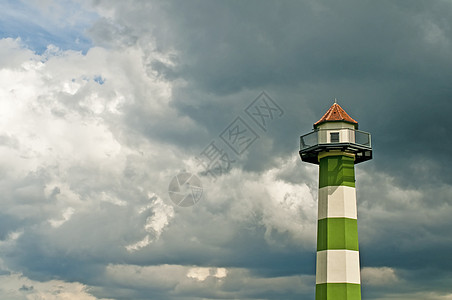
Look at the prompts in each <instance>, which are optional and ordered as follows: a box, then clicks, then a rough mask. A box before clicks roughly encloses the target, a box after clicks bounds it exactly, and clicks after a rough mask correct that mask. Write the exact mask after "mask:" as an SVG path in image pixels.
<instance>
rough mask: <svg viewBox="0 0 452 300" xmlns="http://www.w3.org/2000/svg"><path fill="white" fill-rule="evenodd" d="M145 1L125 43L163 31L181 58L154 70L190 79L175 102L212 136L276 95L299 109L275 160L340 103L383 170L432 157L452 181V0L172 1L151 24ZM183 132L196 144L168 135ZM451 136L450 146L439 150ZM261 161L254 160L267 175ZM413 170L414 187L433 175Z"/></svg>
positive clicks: (159, 38)
mask: <svg viewBox="0 0 452 300" xmlns="http://www.w3.org/2000/svg"><path fill="white" fill-rule="evenodd" d="M145 6H146V5H145V4H138V5H137V7H136V10H134V9H133V8H132V9H125V10H124V11H123V10H119V9H118V11H117V12H116V13H117V16H116V17H117V19H116V20H117V21H118V22H119V24H121V26H123V27H124V29H123V30H124V32H125V34H123V35H121V34H119V36H120V37H122V36H124V35H127V36H129V37H130V36H135V37H137V39H140V38H141V39H142V40H143V41H146V40H148V39H150V37H148V36H147V33H146V31H145V30H146V29H149V28H152V36H153V38H154V39H155V44H156V48H157V49H158V50H160V51H163V52H166V51H175V53H176V54H175V55H174V57H175V58H174V62H175V64H174V65H168V64H165V63H164V62H162V61H154V62H152V63H151V66H154V67H156V70H157V71H159V72H161V74H162V76H164V77H165V76H166V77H167V78H168V79H170V80H174V79H175V78H179V79H182V80H184V81H186V82H187V83H188V85H186V86H184V87H181V88H178V89H175V90H174V91H173V93H174V96H173V103H174V105H175V107H177V108H178V109H179V110H180V111H181V114H182V115H184V114H185V115H188V116H190V117H191V118H192V119H193V120H195V121H196V122H198V123H200V124H201V125H204V126H205V127H206V128H209V130H210V132H211V134H210V136H215V134H217V133H219V132H221V130H222V129H223V128H224V127H225V126H227V124H228V122H229V120H232V119H233V117H234V116H235V115H236V114H237V113H238V112H239V111H240V110H241V109H242V107H244V104H245V103H247V102H249V101H252V99H253V98H254V97H255V96H256V95H257V94H258V92H260V91H261V90H263V89H265V90H267V91H269V92H270V94H271V95H272V96H273V97H275V99H277V101H280V103H281V104H282V105H283V106H284V107H285V108H286V112H288V114H287V115H286V116H285V117H284V119H283V120H282V121H281V123H280V124H279V125H278V124H276V125H275V126H278V127H277V128H275V129H274V130H273V132H272V133H271V134H272V135H271V139H273V140H274V147H273V148H272V149H271V150H270V151H268V152H267V153H265V156H267V157H268V156H272V153H278V154H279V155H287V154H288V153H290V152H294V150H295V149H293V146H294V144H295V143H294V142H289V141H292V140H295V139H296V136H297V135H299V134H301V133H304V132H307V131H309V130H310V129H311V125H312V123H313V122H315V121H316V120H317V118H319V117H320V116H321V115H322V114H323V113H324V112H325V111H326V109H327V108H328V107H329V105H330V104H331V102H332V99H333V98H334V97H337V98H338V99H339V103H340V104H341V105H343V107H344V108H345V109H346V111H348V112H349V113H350V114H351V115H352V117H355V118H356V119H358V121H362V122H361V128H362V129H363V130H368V131H370V132H371V133H372V134H373V136H374V145H375V150H376V151H375V152H376V158H380V161H381V162H380V163H379V164H378V167H379V168H384V170H385V171H390V172H396V173H397V172H400V171H399V170H403V169H407V168H408V169H410V170H411V172H413V171H414V170H413V165H415V164H416V161H417V160H418V159H419V157H423V158H424V159H426V160H427V161H426V163H429V164H431V165H432V168H433V169H434V170H435V174H428V176H425V178H429V177H430V175H433V176H435V179H436V180H439V181H446V182H450V181H451V178H450V173H449V172H447V170H444V168H443V167H442V166H441V163H439V161H442V162H444V161H446V162H450V156H449V155H448V151H447V149H448V147H450V146H452V145H451V144H450V142H449V141H448V140H447V139H444V138H443V137H444V134H445V132H447V129H448V128H450V127H451V126H452V124H451V122H452V121H450V120H451V119H450V118H448V115H447V114H448V113H447V111H448V107H450V104H449V102H450V98H451V94H452V90H451V88H450V87H449V86H450V84H449V81H450V80H449V79H450V78H451V76H452V59H451V54H450V53H451V51H450V50H451V26H450V22H449V21H448V20H450V19H451V17H452V16H450V14H451V9H450V6H451V4H450V3H449V2H447V1H435V2H429V3H428V5H427V4H426V2H425V1H402V2H397V3H394V2H390V1H378V2H371V1H364V2H363V1H346V2H341V3H335V2H333V1H317V2H307V1H303V2H293V1H278V2H269V1H247V2H239V1H233V2H208V1H194V2H193V1H191V2H186V1H166V2H165V3H153V4H152V5H151V7H152V9H151V10H147V12H148V14H149V15H148V17H147V18H144V17H143V18H140V17H139V16H141V15H143V12H138V11H141V10H144V9H145ZM137 14H138V17H137ZM143 21H144V22H145V23H142V22H143ZM138 23H140V24H138ZM147 26H148V27H147ZM93 35H94V38H95V39H96V37H97V38H101V37H100V36H99V35H96V34H95V32H94V33H93ZM140 35H141V36H140ZM102 38H104V36H102ZM115 39H116V38H115ZM244 90H248V92H247V93H243V92H241V91H244ZM251 91H252V92H251ZM227 95H230V96H229V97H227ZM312 112H314V113H312ZM163 132H165V131H163ZM171 136H173V139H174V142H176V143H178V142H180V143H183V144H188V145H189V144H190V143H193V140H187V139H186V138H185V139H184V138H180V137H178V136H177V135H174V134H170V135H167V134H165V138H170V137H171ZM207 139H208V137H207ZM439 139H442V140H444V141H443V143H435V141H438V140H439ZM196 142H197V143H199V140H197V141H196ZM206 142H207V141H206ZM250 159H252V158H250ZM257 161H258V160H256V163H251V162H249V163H247V165H248V166H249V168H251V169H256V168H262V167H263V166H262V163H257ZM259 161H261V162H262V159H260V158H259ZM267 161H269V162H271V159H270V160H267ZM389 161H390V163H389ZM263 168H265V165H264V167H263ZM402 175H403V174H402V173H398V177H399V178H400V182H401V183H403V184H410V183H417V182H418V181H419V180H425V178H424V177H422V174H421V178H412V177H410V178H406V176H402ZM422 178H424V179H422Z"/></svg>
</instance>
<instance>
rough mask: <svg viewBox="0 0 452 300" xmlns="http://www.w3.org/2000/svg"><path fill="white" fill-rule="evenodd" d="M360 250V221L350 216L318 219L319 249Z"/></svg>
mask: <svg viewBox="0 0 452 300" xmlns="http://www.w3.org/2000/svg"><path fill="white" fill-rule="evenodd" d="M339 249H344V250H355V251H358V221H357V220H356V219H349V218H326V219H322V220H319V221H318V227H317V251H322V250H339Z"/></svg>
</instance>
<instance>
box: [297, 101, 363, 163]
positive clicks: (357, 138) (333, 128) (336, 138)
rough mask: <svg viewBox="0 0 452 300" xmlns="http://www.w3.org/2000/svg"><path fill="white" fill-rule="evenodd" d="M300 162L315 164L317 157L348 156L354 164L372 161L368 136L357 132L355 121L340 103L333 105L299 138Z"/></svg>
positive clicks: (317, 161) (317, 160)
mask: <svg viewBox="0 0 452 300" xmlns="http://www.w3.org/2000/svg"><path fill="white" fill-rule="evenodd" d="M299 153H300V157H301V160H303V161H306V162H309V163H313V164H318V163H319V154H321V153H322V154H323V155H325V153H327V154H330V155H334V153H342V154H348V155H350V156H353V157H354V158H355V164H356V163H360V162H363V161H366V160H369V159H372V145H371V136H370V133H368V132H364V131H360V130H358V122H356V121H355V120H354V119H353V118H351V117H350V116H349V115H348V114H347V113H346V112H345V110H343V109H342V107H340V106H339V104H337V103H334V104H333V105H332V106H331V107H330V109H329V110H328V111H327V112H326V113H325V114H324V115H323V117H322V118H320V120H318V121H317V122H316V123H314V130H313V131H312V132H310V133H308V134H305V135H302V136H301V137H300V151H299Z"/></svg>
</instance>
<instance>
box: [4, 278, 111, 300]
mask: <svg viewBox="0 0 452 300" xmlns="http://www.w3.org/2000/svg"><path fill="white" fill-rule="evenodd" d="M0 295H2V298H4V299H9V300H16V299H17V300H19V299H29V300H32V299H40V300H66V299H67V300H96V299H100V298H96V297H94V296H93V295H91V294H90V293H89V288H88V287H87V286H85V285H84V284H81V283H78V282H65V281H62V280H50V281H44V282H41V281H35V280H31V279H29V278H27V277H26V276H24V275H22V274H20V273H12V274H9V275H0ZM105 300H106V299H105Z"/></svg>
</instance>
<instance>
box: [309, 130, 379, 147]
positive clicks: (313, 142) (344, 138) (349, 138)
mask: <svg viewBox="0 0 452 300" xmlns="http://www.w3.org/2000/svg"><path fill="white" fill-rule="evenodd" d="M333 132H334V133H339V142H337V141H334V142H331V137H330V135H329V133H333ZM341 143H348V144H357V145H361V146H365V147H369V148H371V147H372V145H371V136H370V133H368V132H365V131H360V130H355V129H351V128H337V129H317V130H314V131H313V132H310V133H308V134H305V135H302V136H301V137H300V150H304V149H308V148H311V147H314V146H317V145H324V144H341Z"/></svg>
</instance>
